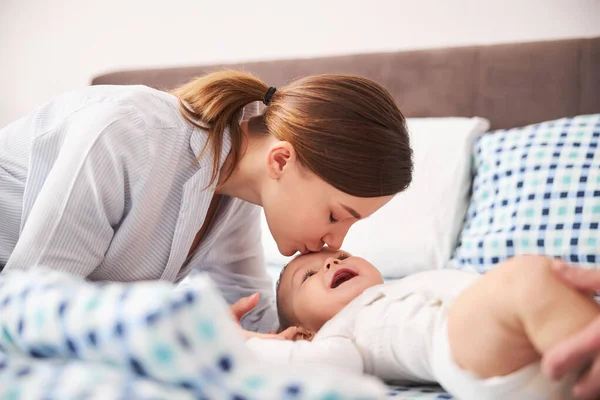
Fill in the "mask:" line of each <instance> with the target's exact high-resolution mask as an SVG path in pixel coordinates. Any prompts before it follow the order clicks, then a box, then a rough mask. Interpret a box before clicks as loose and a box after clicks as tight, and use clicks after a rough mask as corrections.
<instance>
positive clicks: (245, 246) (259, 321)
mask: <svg viewBox="0 0 600 400" xmlns="http://www.w3.org/2000/svg"><path fill="white" fill-rule="evenodd" d="M230 201H234V202H235V204H233V205H232V207H235V209H234V210H233V211H232V214H231V215H229V216H228V221H226V228H225V230H224V231H223V232H222V233H221V234H220V237H219V239H217V241H216V242H215V244H214V245H213V247H212V248H211V249H210V251H209V253H208V254H207V256H206V257H203V258H202V260H199V261H198V262H199V263H201V264H199V265H197V266H195V268H196V270H197V271H202V272H207V273H208V274H209V275H210V277H211V278H212V280H213V281H214V282H215V284H216V285H217V286H218V288H219V290H220V291H221V294H222V295H223V297H225V299H226V300H227V302H228V303H229V304H230V305H232V304H234V303H236V302H237V301H238V300H239V299H241V298H242V297H247V296H251V295H252V294H254V293H257V292H258V293H260V299H259V301H258V304H257V305H256V306H255V307H254V308H252V309H251V311H250V312H248V313H247V314H245V315H244V316H243V317H242V318H241V324H242V326H243V327H244V329H247V330H249V331H257V332H263V333H266V332H269V331H270V330H276V329H277V327H278V321H277V312H276V309H275V293H274V290H273V280H272V279H271V277H270V276H269V274H268V273H267V270H266V268H265V264H264V253H263V248H262V243H261V225H260V207H258V206H255V205H253V204H250V203H246V202H244V201H242V200H237V199H231V200H230ZM248 310H250V308H249V309H248Z"/></svg>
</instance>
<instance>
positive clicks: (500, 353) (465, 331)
mask: <svg viewBox="0 0 600 400" xmlns="http://www.w3.org/2000/svg"><path fill="white" fill-rule="evenodd" d="M553 262H556V261H553V260H552V259H550V258H547V257H543V256H519V257H515V258H512V259H510V260H508V261H506V262H504V263H502V264H500V265H498V267H496V268H495V269H493V270H492V271H490V272H488V273H487V274H485V275H484V276H483V277H482V278H480V279H479V280H477V281H476V282H475V283H474V284H472V285H471V286H470V287H468V288H467V289H466V290H465V291H464V292H463V293H462V294H461V295H460V296H459V298H458V299H457V300H456V302H455V303H454V304H453V305H452V307H451V309H450V312H449V315H448V336H449V341H450V348H451V350H452V355H453V357H454V360H455V362H456V363H457V364H458V365H459V366H461V367H462V368H464V369H466V370H469V371H471V372H474V373H475V374H477V375H478V376H480V377H481V378H489V377H493V376H503V375H507V374H509V373H511V372H514V371H516V370H518V369H520V368H522V367H524V366H526V365H528V364H531V363H534V362H536V361H539V360H540V358H541V355H542V354H544V353H545V352H546V351H548V350H549V349H550V348H551V347H552V346H553V345H555V344H556V343H558V342H559V341H561V340H562V339H564V338H566V337H568V336H570V335H571V334H573V333H575V332H577V331H579V330H581V329H583V328H584V327H586V326H587V325H588V324H589V323H591V322H592V321H593V320H594V319H595V318H596V317H598V315H600V307H598V305H597V304H596V303H595V302H594V301H593V300H592V299H591V298H590V297H589V296H586V295H585V294H582V293H580V292H578V291H576V290H574V289H572V288H569V287H567V286H566V285H565V284H563V283H562V282H561V281H560V280H558V279H557V278H556V277H555V276H554V274H553V272H552V269H551V264H552V263H553Z"/></svg>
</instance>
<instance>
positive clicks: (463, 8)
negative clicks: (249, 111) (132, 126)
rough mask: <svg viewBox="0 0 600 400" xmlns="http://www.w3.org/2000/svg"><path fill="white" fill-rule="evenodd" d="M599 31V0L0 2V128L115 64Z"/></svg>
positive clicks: (374, 48) (334, 51) (176, 62)
mask: <svg viewBox="0 0 600 400" xmlns="http://www.w3.org/2000/svg"><path fill="white" fill-rule="evenodd" d="M597 35H600V1H599V0H496V1H490V0H410V1H408V0H398V1H394V0H387V1H378V0H321V1H319V0H302V1H297V0H296V1H286V0H254V1H248V0H229V1H226V0H221V1H217V0H212V1H208V0H170V1H168V0H47V1H41V0H0V127H1V126H4V125H5V124H6V123H8V122H10V121H11V120H13V119H15V118H17V117H19V116H21V115H24V114H26V113H27V112H28V111H29V110H30V109H31V108H32V107H34V106H35V105H37V104H39V103H41V102H43V101H46V100H47V99H49V98H50V97H51V96H53V95H56V94H58V93H61V92H63V91H67V90H70V89H73V88H77V87H81V86H84V85H87V84H88V83H89V81H90V79H91V78H92V76H94V75H96V74H99V73H102V72H107V71H112V70H117V69H122V68H139V67H157V66H175V65H193V64H210V63H214V62H223V61H240V60H259V59H277V58H290V57H308V56H315V55H330V54H343V53H356V52H373V51H382V50H383V51H386V50H400V49H408V48H426V47H438V46H448V45H468V44H486V43H500V42H516V41H526V40H543V39H554V38H566V37H581V36H597Z"/></svg>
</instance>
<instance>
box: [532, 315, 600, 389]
mask: <svg viewBox="0 0 600 400" xmlns="http://www.w3.org/2000/svg"><path fill="white" fill-rule="evenodd" d="M598 357H600V317H598V318H596V320H595V321H593V322H592V323H590V324H589V325H588V326H587V327H585V328H584V329H583V330H582V331H580V332H578V333H576V334H574V335H572V336H571V337H569V338H567V339H565V340H563V341H562V342H560V343H558V344H557V345H556V346H554V348H552V349H550V351H548V352H547V353H546V354H544V357H543V359H542V369H543V371H544V373H545V374H546V375H547V376H549V377H550V378H551V379H560V378H562V377H563V376H564V375H565V374H566V373H568V372H578V371H579V370H581V368H583V367H584V366H585V364H586V363H588V362H589V361H590V360H591V359H592V358H598ZM597 379H598V380H599V381H600V376H599V377H597Z"/></svg>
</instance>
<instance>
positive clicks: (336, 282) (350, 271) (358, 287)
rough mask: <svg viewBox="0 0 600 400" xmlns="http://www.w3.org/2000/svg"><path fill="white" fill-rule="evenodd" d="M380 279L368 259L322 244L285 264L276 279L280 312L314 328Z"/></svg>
mask: <svg viewBox="0 0 600 400" xmlns="http://www.w3.org/2000/svg"><path fill="white" fill-rule="evenodd" d="M381 283H383V278H382V277H381V273H379V271H378V270H377V268H375V267H374V266H373V265H372V264H371V263H370V262H368V261H367V260H365V259H363V258H360V257H353V256H351V255H349V254H348V253H346V252H344V251H332V250H329V249H327V248H324V249H323V250H322V251H320V252H319V253H311V254H307V255H304V256H300V257H298V258H296V259H294V260H293V261H292V262H290V263H289V264H288V266H287V267H286V269H285V271H284V272H283V275H282V276H281V281H280V283H279V291H278V299H279V307H280V314H282V315H284V316H285V317H286V319H288V320H289V321H290V323H292V324H294V325H297V326H302V327H303V328H305V329H308V330H309V331H311V332H317V331H318V330H319V329H321V327H322V326H323V324H325V322H327V321H328V320H330V319H331V318H333V317H334V316H335V315H336V314H337V313H338V312H340V311H341V310H342V308H344V307H345V306H346V305H347V304H348V303H349V302H350V301H352V300H353V299H354V298H356V297H357V296H359V295H360V294H361V293H362V292H363V291H364V290H365V289H367V288H369V287H371V286H375V285H379V284H381Z"/></svg>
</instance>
